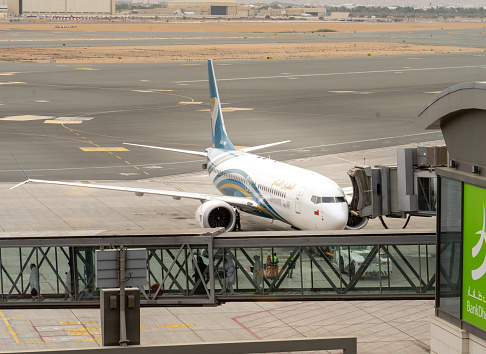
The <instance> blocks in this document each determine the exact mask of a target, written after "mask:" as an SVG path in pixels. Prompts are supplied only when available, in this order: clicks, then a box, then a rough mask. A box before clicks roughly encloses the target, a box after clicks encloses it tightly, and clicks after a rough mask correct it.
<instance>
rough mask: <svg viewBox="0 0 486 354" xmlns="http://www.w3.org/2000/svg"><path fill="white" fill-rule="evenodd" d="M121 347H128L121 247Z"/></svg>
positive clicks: (121, 247)
mask: <svg viewBox="0 0 486 354" xmlns="http://www.w3.org/2000/svg"><path fill="white" fill-rule="evenodd" d="M119 255H120V342H119V343H120V346H121V347H126V346H127V343H128V340H127V321H126V318H125V248H124V247H123V245H121V246H120V251H119Z"/></svg>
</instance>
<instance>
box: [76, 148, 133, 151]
mask: <svg viewBox="0 0 486 354" xmlns="http://www.w3.org/2000/svg"><path fill="white" fill-rule="evenodd" d="M80 149H81V150H83V151H128V150H127V149H125V148H124V147H80Z"/></svg>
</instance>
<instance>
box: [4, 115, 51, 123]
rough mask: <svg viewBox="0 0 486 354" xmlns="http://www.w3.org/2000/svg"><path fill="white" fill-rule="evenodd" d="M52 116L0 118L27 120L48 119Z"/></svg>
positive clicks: (17, 120)
mask: <svg viewBox="0 0 486 354" xmlns="http://www.w3.org/2000/svg"><path fill="white" fill-rule="evenodd" d="M49 118H54V117H50V116H10V117H5V118H0V120H11V121H15V122H23V121H28V120H40V119H49Z"/></svg>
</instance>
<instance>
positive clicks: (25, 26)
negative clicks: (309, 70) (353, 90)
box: [0, 21, 484, 63]
mask: <svg viewBox="0 0 486 354" xmlns="http://www.w3.org/2000/svg"><path fill="white" fill-rule="evenodd" d="M64 25H66V23H55V22H49V23H0V34H1V33H2V32H1V31H10V30H22V31H48V32H46V33H49V34H50V35H52V33H53V32H54V33H55V31H63V32H66V31H68V32H79V31H98V32H106V36H107V38H109V32H120V31H124V32H154V36H155V33H156V36H157V37H163V36H164V33H169V32H171V33H188V32H192V33H195V32H198V33H203V34H204V36H205V37H207V38H212V37H215V36H218V37H224V36H228V33H231V36H234V34H233V33H274V32H275V34H276V35H277V36H285V33H289V32H312V31H318V30H323V29H331V30H335V31H338V32H352V31H354V32H379V31H413V30H426V29H430V30H440V29H443V30H447V29H453V28H483V26H484V24H483V23H439V22H437V23H416V22H411V23H330V22H322V21H313V22H291V21H287V22H273V21H272V22H254V23H248V22H241V23H234V22H209V23H207V22H200V23H171V22H169V23H158V22H150V23H79V22H69V23H68V26H75V28H58V27H61V26H64ZM56 26H57V27H56ZM4 33H5V32H4ZM315 35H316V36H318V35H319V36H325V33H315ZM75 37H76V35H75V33H73V38H75ZM132 37H133V33H132ZM144 38H146V34H144ZM242 38H245V37H244V36H242ZM323 38H324V37H323ZM50 39H51V40H52V39H53V38H52V36H50ZM1 40H2V37H1V35H0V41H1ZM53 43H55V42H53ZM58 43H59V45H58V46H53V47H49V48H35V47H32V48H4V49H2V50H1V51H0V62H50V61H53V60H55V61H56V63H139V62H171V61H187V60H193V61H198V60H206V59H208V58H213V59H216V60H251V59H259V60H261V59H267V58H272V59H302V58H326V57H349V56H364V57H366V56H377V55H420V54H430V53H454V52H483V51H484V49H482V48H469V47H451V46H438V45H413V44H407V43H385V42H382V43H380V42H347V43H341V42H337V43H329V42H328V41H327V40H326V42H323V43H316V42H312V43H274V41H272V43H260V44H255V43H252V44H224V45H147V46H139V45H138V46H137V45H134V43H136V41H134V40H133V38H132V40H130V41H126V42H125V43H126V44H125V43H124V42H123V40H121V41H120V43H121V45H119V46H102V47H88V46H76V44H75V41H72V42H69V45H63V43H62V41H59V42H58Z"/></svg>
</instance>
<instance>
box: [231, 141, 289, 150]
mask: <svg viewBox="0 0 486 354" xmlns="http://www.w3.org/2000/svg"><path fill="white" fill-rule="evenodd" d="M288 142H290V140H285V141H279V142H277V143H270V144H265V145H258V146H252V147H247V148H243V149H239V151H244V152H250V151H255V150H260V149H265V148H267V147H270V146H275V145H280V144H285V143H288Z"/></svg>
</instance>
